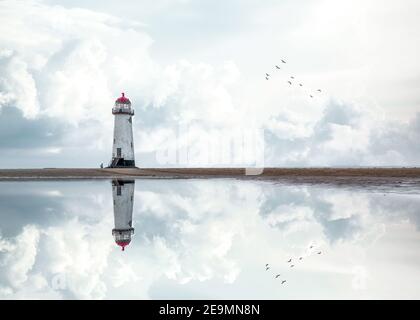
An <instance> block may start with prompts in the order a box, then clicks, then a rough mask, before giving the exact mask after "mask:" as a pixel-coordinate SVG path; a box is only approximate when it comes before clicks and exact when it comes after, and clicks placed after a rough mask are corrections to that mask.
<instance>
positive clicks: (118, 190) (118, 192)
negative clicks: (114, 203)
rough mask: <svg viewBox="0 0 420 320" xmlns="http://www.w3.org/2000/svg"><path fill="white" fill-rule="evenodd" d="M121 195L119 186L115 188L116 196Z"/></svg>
mask: <svg viewBox="0 0 420 320" xmlns="http://www.w3.org/2000/svg"><path fill="white" fill-rule="evenodd" d="M120 195H121V186H117V196H120Z"/></svg>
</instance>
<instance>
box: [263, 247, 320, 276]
mask: <svg viewBox="0 0 420 320" xmlns="http://www.w3.org/2000/svg"><path fill="white" fill-rule="evenodd" d="M314 248H315V246H314V245H310V246H309V250H310V251H314ZM321 253H322V252H321V251H317V252H316V254H321ZM296 260H297V262H299V261H302V260H303V256H300V257H299V258H297V259H296ZM287 263H288V264H289V268H294V267H295V263H296V262H294V260H293V258H290V259H289V260H287ZM270 269H271V267H270V265H269V264H268V263H266V264H265V271H269V270H270ZM280 276H281V274H280V273H277V274H275V276H274V279H279V278H280ZM280 280H281V284H285V283H286V279H280Z"/></svg>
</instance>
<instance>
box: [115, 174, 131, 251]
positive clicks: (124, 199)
mask: <svg viewBox="0 0 420 320" xmlns="http://www.w3.org/2000/svg"><path fill="white" fill-rule="evenodd" d="M112 198H113V200H114V226H115V228H114V229H112V235H113V236H114V239H115V243H116V244H117V245H119V246H120V247H121V249H122V251H124V249H125V247H126V246H128V245H129V244H130V242H131V236H132V235H133V234H134V228H133V203H134V180H113V181H112Z"/></svg>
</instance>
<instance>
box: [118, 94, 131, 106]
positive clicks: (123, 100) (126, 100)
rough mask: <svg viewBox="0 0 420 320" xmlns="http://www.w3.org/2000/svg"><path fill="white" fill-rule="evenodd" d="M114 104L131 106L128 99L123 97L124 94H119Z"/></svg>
mask: <svg viewBox="0 0 420 320" xmlns="http://www.w3.org/2000/svg"><path fill="white" fill-rule="evenodd" d="M115 103H118V104H120V103H121V104H131V102H130V99H128V98H126V97H125V95H124V92H122V93H121V97H119V98H118V99H117V100H116V101H115Z"/></svg>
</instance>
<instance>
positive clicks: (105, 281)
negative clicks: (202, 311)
mask: <svg viewBox="0 0 420 320" xmlns="http://www.w3.org/2000/svg"><path fill="white" fill-rule="evenodd" d="M16 184H19V192H17V191H16V190H17V188H16ZM122 192H124V189H123V191H122ZM22 198H24V199H25V201H22ZM215 199H216V200H215ZM112 201H113V199H112V186H111V181H73V182H59V181H55V182H54V181H48V182H47V181H44V182H26V183H22V182H3V183H1V184H0V220H1V221H2V224H1V227H0V299H23V298H26V299H418V298H419V294H420V292H419V290H418V283H419V281H420V272H419V265H420V251H419V250H418V247H419V241H420V233H419V230H420V219H419V218H420V217H419V214H418V208H419V205H420V197H419V193H418V190H417V189H413V188H412V187H407V188H405V187H401V188H393V187H390V188H385V189H383V188H376V189H372V188H367V189H359V190H358V189H350V190H349V189H348V188H343V187H341V188H340V187H338V188H328V187H327V188H326V187H320V186H305V185H284V184H278V183H273V182H263V181H239V180H234V179H231V180H228V179H218V180H199V179H196V180H188V181H181V180H161V179H158V180H150V179H149V180H144V181H136V183H135V193H134V200H133V201H134V211H133V227H134V235H133V237H132V241H131V243H130V244H129V245H128V246H127V247H126V248H125V251H121V248H120V247H119V246H117V245H116V244H115V242H114V239H113V236H112V232H111V230H112V229H113V228H114V214H118V213H117V212H113V202H112ZM310 246H314V247H313V248H312V249H311V248H310ZM319 251H321V254H320V255H318V254H317V253H318V252H319ZM299 257H302V258H303V259H302V260H299ZM290 258H292V261H293V264H294V265H295V267H293V268H291V267H290V264H288V263H287V261H288V260H289V259H290ZM266 263H268V264H269V265H270V266H271V269H270V270H269V271H266V270H265V264H266ZM278 273H280V274H281V277H280V280H286V281H287V282H286V283H285V284H284V285H281V284H280V282H279V281H278V280H279V279H277V280H276V279H275V278H274V276H275V275H276V274H278Z"/></svg>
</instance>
